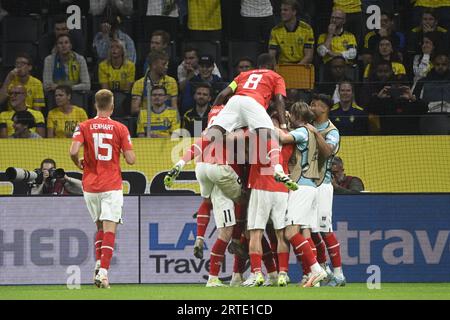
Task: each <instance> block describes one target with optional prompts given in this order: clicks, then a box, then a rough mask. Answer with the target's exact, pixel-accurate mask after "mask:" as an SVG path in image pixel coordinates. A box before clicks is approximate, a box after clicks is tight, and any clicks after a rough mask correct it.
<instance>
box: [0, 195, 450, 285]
mask: <svg viewBox="0 0 450 320" xmlns="http://www.w3.org/2000/svg"><path fill="white" fill-rule="evenodd" d="M199 203H200V197H198V196H177V197H168V196H126V197H125V202H124V224H123V225H121V226H119V229H118V234H117V241H116V248H115V254H114V258H113V261H112V267H111V273H110V275H111V281H112V282H114V283H205V282H206V279H207V275H208V271H209V253H210V251H209V250H210V248H211V246H212V244H213V242H214V241H215V239H216V236H217V234H216V232H215V228H214V226H213V224H214V223H213V220H211V222H210V225H209V226H208V229H207V231H206V248H205V255H204V256H205V258H204V259H202V260H199V259H196V258H194V256H193V246H194V241H195V236H196V222H195V219H194V218H193V217H192V214H193V213H194V212H195V211H196V210H197V208H198V205H199ZM449 208H450V194H448V193H446V194H415V195H412V194H398V195H394V194H361V195H348V196H335V199H334V210H333V216H334V218H333V219H334V220H335V222H334V228H335V231H336V234H337V237H338V239H339V241H340V244H341V254H342V261H343V269H344V273H345V275H346V277H347V280H348V281H349V282H366V280H367V278H368V277H369V276H371V275H372V274H373V271H371V270H376V271H375V272H378V273H377V276H379V277H380V280H381V282H447V281H450V273H449V272H448V266H449V264H450V239H449V235H450V219H449V214H450V212H449V211H450V209H449ZM94 234H95V226H94V224H93V223H92V221H91V218H90V217H89V214H88V212H87V210H86V207H85V204H84V200H83V198H82V197H1V199H0V284H1V285H18V284H65V283H66V282H67V279H68V277H69V276H70V270H73V267H74V266H75V268H78V267H79V268H80V275H81V282H82V283H91V282H92V274H93V267H94V264H95V261H94V260H95V258H94ZM232 263H233V258H232V256H230V255H227V256H226V259H225V263H224V265H223V266H222V270H221V276H222V277H223V279H224V280H229V279H230V277H231V273H232ZM246 272H247V273H248V272H249V271H248V270H247V271H246ZM289 276H290V277H291V279H292V281H293V282H296V281H299V280H300V277H301V271H300V268H299V267H298V266H297V265H296V260H295V257H294V256H293V254H292V253H291V257H290V267H289Z"/></svg>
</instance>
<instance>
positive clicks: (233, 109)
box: [205, 53, 298, 190]
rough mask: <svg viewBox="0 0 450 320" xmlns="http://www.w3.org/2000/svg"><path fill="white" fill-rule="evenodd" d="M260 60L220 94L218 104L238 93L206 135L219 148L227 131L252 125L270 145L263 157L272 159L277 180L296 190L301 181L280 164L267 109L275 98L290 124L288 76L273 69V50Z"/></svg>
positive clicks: (265, 144) (283, 123) (281, 118)
mask: <svg viewBox="0 0 450 320" xmlns="http://www.w3.org/2000/svg"><path fill="white" fill-rule="evenodd" d="M257 64H258V69H254V70H250V71H246V72H242V73H240V74H239V75H238V76H237V77H236V78H235V79H234V80H233V81H232V82H231V83H230V85H229V86H228V87H227V88H225V89H224V90H222V91H221V92H220V93H219V94H218V96H217V98H216V100H215V102H214V105H220V104H223V103H224V101H225V100H226V99H227V98H229V97H230V96H231V95H233V93H234V96H232V97H231V98H230V99H229V100H228V102H227V104H226V105H225V108H224V109H223V110H222V112H220V114H219V115H217V117H216V119H215V120H214V123H213V124H212V125H211V126H210V127H209V128H208V129H207V131H206V133H205V138H206V139H207V140H208V141H212V142H213V143H214V144H215V145H216V146H215V149H217V148H220V147H221V146H222V145H223V135H224V134H225V132H228V133H230V132H232V131H233V130H235V129H236V128H244V127H248V128H249V129H250V131H257V134H258V136H259V137H261V138H262V143H261V147H266V150H267V153H265V154H264V155H263V157H264V158H266V157H267V159H269V160H270V165H271V166H272V167H273V168H274V177H275V180H277V181H279V182H282V183H284V184H285V185H286V187H287V188H288V189H290V190H296V189H297V188H298V186H297V184H296V183H295V182H294V181H292V180H291V179H290V178H289V177H288V175H287V174H286V173H285V172H284V171H283V167H282V166H281V164H280V162H281V159H280V148H279V144H278V140H277V139H276V138H275V135H274V126H273V123H272V120H271V118H270V116H269V115H268V113H267V112H266V109H267V108H268V106H269V103H270V101H271V100H272V98H274V101H275V107H276V110H277V112H278V116H279V121H280V127H281V128H282V129H286V128H287V126H286V119H285V110H284V109H285V108H284V97H285V96H286V85H285V83H284V79H283V78H282V77H281V76H280V75H279V74H277V73H276V72H274V71H273V69H274V68H275V59H274V58H273V57H272V56H271V55H270V54H268V53H263V54H261V55H259V57H258V63H257ZM260 160H262V159H260ZM261 162H262V163H264V162H265V163H267V161H261Z"/></svg>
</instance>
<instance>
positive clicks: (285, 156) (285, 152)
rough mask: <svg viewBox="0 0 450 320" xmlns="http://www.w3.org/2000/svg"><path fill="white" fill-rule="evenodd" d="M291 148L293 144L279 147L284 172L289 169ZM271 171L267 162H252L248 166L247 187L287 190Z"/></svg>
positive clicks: (274, 190)
mask: <svg viewBox="0 0 450 320" xmlns="http://www.w3.org/2000/svg"><path fill="white" fill-rule="evenodd" d="M293 150H294V145H293V144H285V145H283V146H282V147H281V156H282V160H283V161H282V163H281V165H282V166H283V170H284V172H288V171H289V167H288V163H289V159H290V157H291V155H292V152H293ZM255 151H256V150H255ZM254 159H255V157H254ZM273 173H274V172H273V168H272V167H271V166H270V165H269V164H261V163H259V161H258V162H257V163H255V164H253V163H252V165H251V166H250V176H249V178H248V188H249V189H257V190H266V191H272V192H288V189H287V188H286V187H285V185H284V184H282V183H280V182H277V181H275V179H274V177H273Z"/></svg>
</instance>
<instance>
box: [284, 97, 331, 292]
mask: <svg viewBox="0 0 450 320" xmlns="http://www.w3.org/2000/svg"><path fill="white" fill-rule="evenodd" d="M313 119H314V114H313V113H312V111H311V110H310V108H309V106H308V105H307V104H306V103H302V102H297V103H294V104H293V105H292V106H291V113H290V123H291V126H292V127H293V128H295V129H294V130H293V131H291V132H289V133H285V132H283V131H281V130H279V135H280V141H281V143H283V144H295V145H296V147H297V149H298V150H299V151H300V153H301V158H300V159H299V161H298V162H297V161H296V163H295V166H296V168H295V169H296V170H297V171H300V173H299V174H295V172H296V170H292V172H291V175H296V176H297V177H296V178H294V179H298V184H299V189H298V190H296V191H291V192H290V194H289V200H288V205H287V214H286V229H285V231H284V234H285V237H286V240H288V241H289V242H290V243H291V245H292V247H293V248H294V252H295V255H296V256H297V259H298V260H299V262H301V263H302V266H303V270H304V275H303V276H304V277H303V280H302V282H301V284H302V285H303V286H304V287H311V286H315V285H316V284H317V283H319V282H320V281H321V280H323V279H324V278H325V277H326V276H327V273H326V272H325V271H324V270H323V269H322V267H321V266H320V265H319V264H318V263H317V261H316V258H315V255H314V253H313V250H312V248H314V243H313V241H312V239H309V238H310V232H309V230H310V229H312V228H315V227H316V226H317V188H316V184H315V181H314V179H316V178H318V163H317V153H318V151H317V143H316V139H315V137H314V134H313V133H312V132H311V131H310V130H309V129H307V127H305V126H306V125H307V124H308V123H309V122H311V121H312V120H313ZM301 229H304V230H303V232H306V233H304V234H305V237H304V236H303V235H302V234H301V233H300V230H301ZM278 259H279V263H280V268H281V266H282V265H283V264H285V263H286V262H283V261H282V259H286V257H283V256H281V257H280V256H278ZM287 259H288V258H287ZM280 274H281V272H280ZM278 283H279V285H285V283H286V281H285V280H284V279H283V278H282V277H281V276H280V278H279V282H278Z"/></svg>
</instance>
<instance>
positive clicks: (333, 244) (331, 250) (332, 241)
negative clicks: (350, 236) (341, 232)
mask: <svg viewBox="0 0 450 320" xmlns="http://www.w3.org/2000/svg"><path fill="white" fill-rule="evenodd" d="M323 241H324V242H325V244H326V246H327V250H328V255H329V256H330V260H331V265H332V266H333V268H340V267H341V266H342V262H341V250H340V244H339V242H338V241H337V239H336V235H335V234H334V232H330V233H327V234H326V235H324V236H323Z"/></svg>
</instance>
